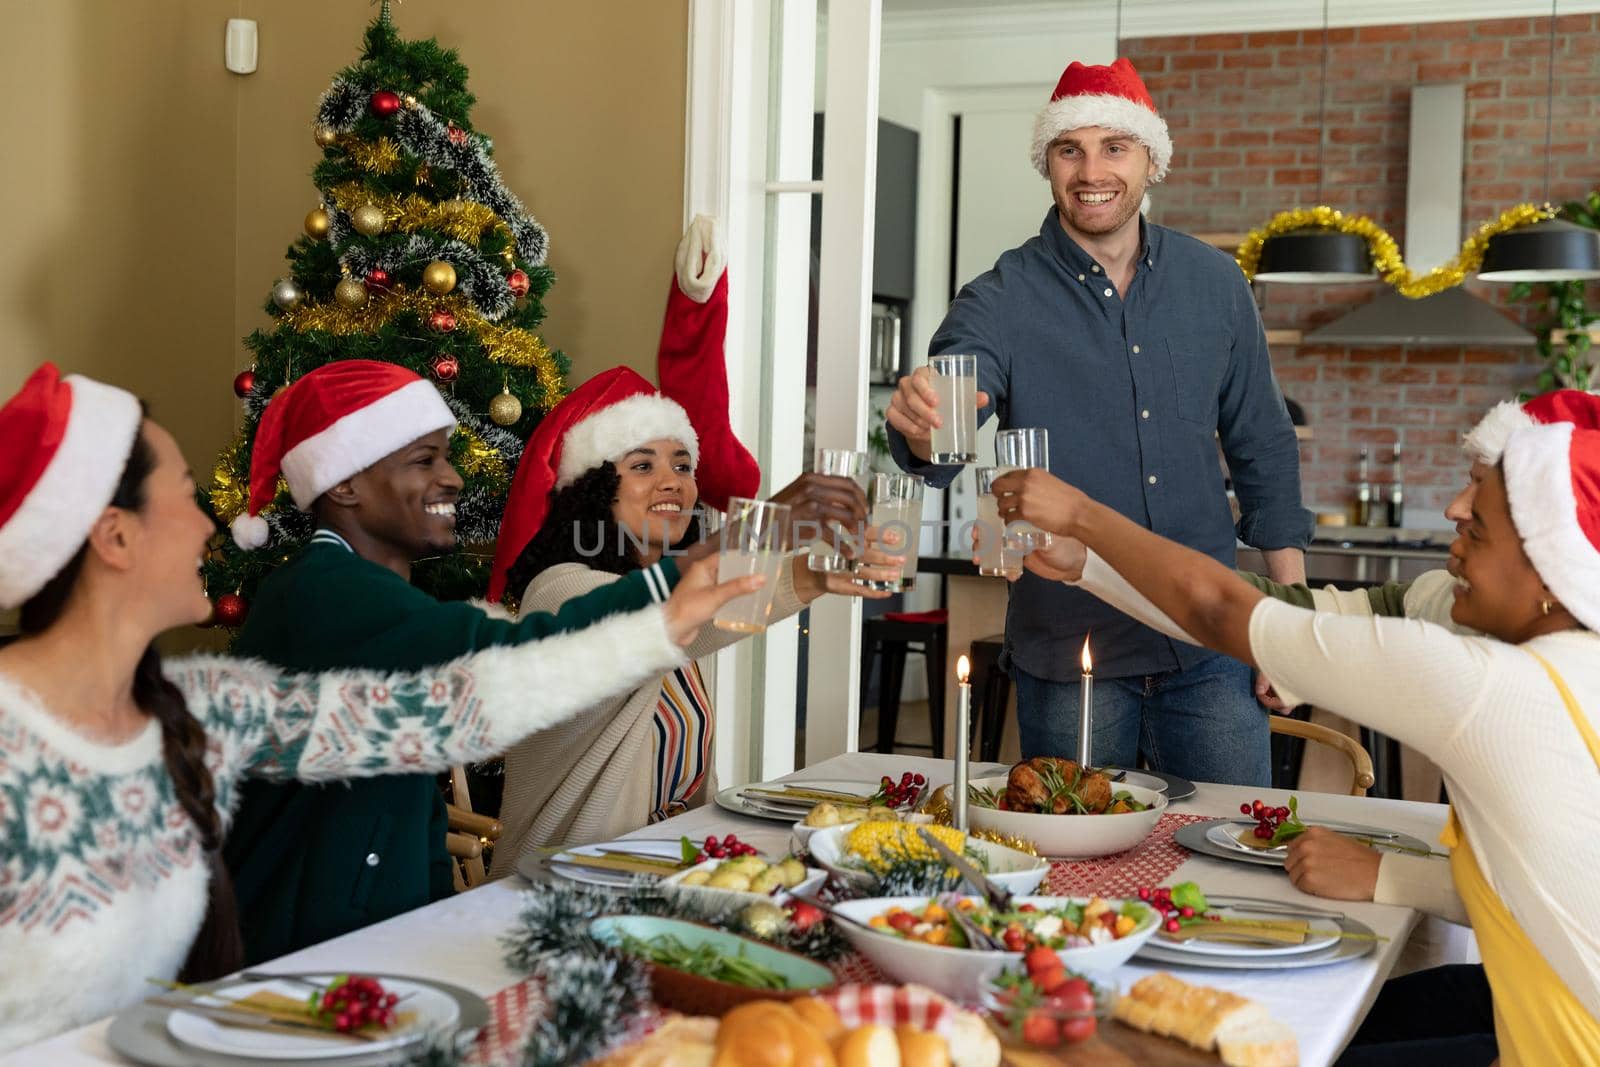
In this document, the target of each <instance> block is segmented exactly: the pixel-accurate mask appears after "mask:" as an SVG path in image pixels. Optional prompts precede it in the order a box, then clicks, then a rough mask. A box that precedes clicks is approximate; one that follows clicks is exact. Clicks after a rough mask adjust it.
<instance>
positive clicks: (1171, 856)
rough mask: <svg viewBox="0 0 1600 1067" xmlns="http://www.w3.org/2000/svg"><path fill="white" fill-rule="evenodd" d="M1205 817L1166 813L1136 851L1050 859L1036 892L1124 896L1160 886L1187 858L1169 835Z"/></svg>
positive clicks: (1204, 819)
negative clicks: (1091, 856)
mask: <svg viewBox="0 0 1600 1067" xmlns="http://www.w3.org/2000/svg"><path fill="white" fill-rule="evenodd" d="M1209 818H1211V816H1209V815H1178V814H1175V813H1173V812H1170V811H1169V812H1167V813H1166V814H1165V815H1163V816H1161V821H1160V822H1158V823H1156V828H1155V829H1154V830H1151V831H1150V836H1149V837H1147V838H1145V839H1144V840H1143V841H1141V842H1140V843H1139V847H1138V848H1130V849H1129V850H1128V851H1126V852H1118V853H1116V854H1115V855H1111V856H1101V857H1099V858H1098V859H1092V860H1053V861H1051V863H1050V873H1049V874H1048V875H1046V876H1045V880H1044V885H1043V886H1042V887H1041V888H1040V890H1039V892H1040V893H1041V894H1044V895H1049V896H1056V897H1089V896H1101V897H1128V896H1132V895H1133V894H1134V892H1135V891H1137V890H1138V888H1139V887H1140V886H1142V885H1149V886H1155V885H1160V884H1161V883H1162V882H1164V881H1165V880H1166V878H1167V876H1168V875H1169V874H1171V873H1172V872H1173V871H1175V870H1177V869H1178V868H1179V867H1180V866H1181V865H1182V864H1183V862H1184V861H1185V860H1187V859H1188V858H1189V850H1188V849H1186V848H1184V847H1183V846H1182V845H1180V844H1178V843H1177V842H1176V841H1174V840H1173V839H1172V835H1173V834H1174V833H1176V832H1177V830H1178V827H1180V826H1186V825H1188V824H1189V823H1192V822H1205V821H1206V820H1207V819H1209Z"/></svg>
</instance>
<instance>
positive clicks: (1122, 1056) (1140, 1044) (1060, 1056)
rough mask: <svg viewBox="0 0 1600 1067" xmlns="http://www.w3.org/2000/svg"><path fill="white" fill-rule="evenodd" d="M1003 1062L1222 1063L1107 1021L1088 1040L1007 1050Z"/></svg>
mask: <svg viewBox="0 0 1600 1067" xmlns="http://www.w3.org/2000/svg"><path fill="white" fill-rule="evenodd" d="M1003 1062H1004V1063H1005V1064H1006V1067H1217V1065H1218V1064H1220V1063H1221V1062H1222V1061H1221V1060H1220V1059H1218V1058H1217V1055H1216V1053H1214V1052H1197V1051H1196V1050H1194V1049H1192V1048H1190V1047H1189V1046H1188V1045H1185V1044H1183V1043H1182V1042H1180V1041H1174V1040H1172V1039H1171V1038H1167V1037H1157V1036H1156V1035H1155V1034H1147V1033H1144V1032H1142V1031H1139V1030H1134V1029H1132V1028H1131V1027H1127V1026H1123V1025H1122V1024H1121V1023H1119V1022H1117V1021H1116V1020H1114V1019H1108V1020H1105V1021H1103V1022H1102V1023H1101V1024H1100V1027H1099V1029H1098V1030H1097V1031H1096V1033H1095V1036H1094V1037H1092V1038H1090V1039H1089V1040H1088V1041H1080V1042H1078V1043H1077V1044H1075V1045H1063V1046H1062V1047H1060V1048H1058V1049H1050V1050H1048V1051H1045V1050H1039V1049H1015V1048H1006V1049H1005V1050H1004V1056H1003Z"/></svg>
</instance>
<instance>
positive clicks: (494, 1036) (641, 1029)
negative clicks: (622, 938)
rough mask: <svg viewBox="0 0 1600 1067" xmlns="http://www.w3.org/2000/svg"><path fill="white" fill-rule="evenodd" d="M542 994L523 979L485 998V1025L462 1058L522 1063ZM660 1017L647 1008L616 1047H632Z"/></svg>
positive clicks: (483, 1063) (495, 1065)
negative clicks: (486, 1007)
mask: <svg viewBox="0 0 1600 1067" xmlns="http://www.w3.org/2000/svg"><path fill="white" fill-rule="evenodd" d="M544 1010H545V999H544V992H543V990H542V989H541V988H540V986H539V980H538V979H537V978H524V979H523V980H522V981H520V982H516V983H514V984H512V985H508V986H506V987H505V988H504V989H502V990H500V992H498V993H496V994H495V995H494V996H492V997H490V998H489V1024H488V1025H487V1026H485V1027H484V1028H483V1030H482V1031H481V1032H480V1033H479V1034H478V1040H477V1041H475V1042H474V1043H473V1046H472V1049H471V1051H469V1052H468V1053H467V1055H466V1057H465V1060H466V1062H467V1063H469V1064H473V1065H474V1067H510V1065H512V1064H518V1063H521V1062H522V1051H523V1049H525V1048H526V1047H527V1044H528V1035H529V1034H530V1033H532V1031H533V1024H534V1023H535V1022H536V1021H538V1019H539V1017H540V1016H541V1015H542V1014H544ZM662 1018H663V1016H662V1014H661V1013H660V1012H659V1011H657V1010H655V1009H651V1010H650V1011H647V1012H645V1013H644V1014H643V1015H641V1016H639V1017H638V1018H636V1019H634V1020H633V1022H632V1023H631V1024H630V1025H629V1027H628V1033H627V1037H626V1038H625V1039H624V1040H623V1041H620V1042H618V1045H619V1046H620V1045H627V1044H632V1043H633V1042H635V1041H637V1040H639V1039H640V1038H642V1037H644V1036H645V1035H646V1034H649V1033H650V1032H651V1031H652V1030H654V1029H656V1027H658V1026H660V1025H661V1020H662Z"/></svg>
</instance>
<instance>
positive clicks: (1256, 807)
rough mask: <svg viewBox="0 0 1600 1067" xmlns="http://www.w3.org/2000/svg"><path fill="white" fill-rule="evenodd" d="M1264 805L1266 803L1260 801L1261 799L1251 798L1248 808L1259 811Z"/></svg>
mask: <svg viewBox="0 0 1600 1067" xmlns="http://www.w3.org/2000/svg"><path fill="white" fill-rule="evenodd" d="M1264 807H1266V805H1265V804H1263V803H1261V801H1259V800H1252V801H1251V802H1250V810H1251V811H1256V812H1259V811H1260V810H1261V809H1262V808H1264Z"/></svg>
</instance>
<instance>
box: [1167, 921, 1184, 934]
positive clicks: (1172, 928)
mask: <svg viewBox="0 0 1600 1067" xmlns="http://www.w3.org/2000/svg"><path fill="white" fill-rule="evenodd" d="M1182 929H1183V924H1182V923H1180V922H1179V921H1178V920H1177V919H1168V920H1167V933H1169V934H1175V933H1177V932H1178V931H1179V930H1182Z"/></svg>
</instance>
